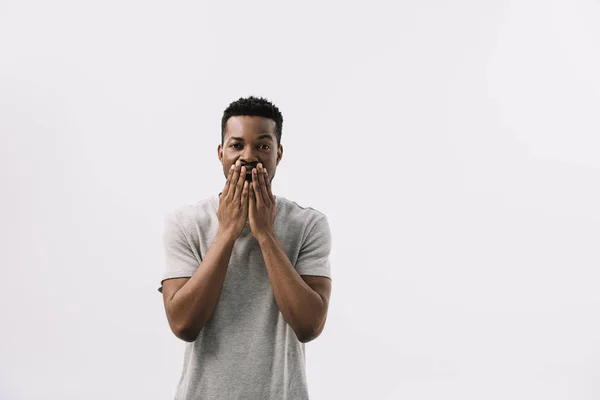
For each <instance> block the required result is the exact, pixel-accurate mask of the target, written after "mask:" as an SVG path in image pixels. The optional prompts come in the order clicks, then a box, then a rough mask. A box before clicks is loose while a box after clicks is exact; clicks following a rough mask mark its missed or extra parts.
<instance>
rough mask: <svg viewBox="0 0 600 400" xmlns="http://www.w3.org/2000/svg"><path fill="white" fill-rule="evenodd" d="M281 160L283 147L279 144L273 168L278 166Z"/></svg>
mask: <svg viewBox="0 0 600 400" xmlns="http://www.w3.org/2000/svg"><path fill="white" fill-rule="evenodd" d="M282 158H283V145H282V144H280V145H279V149H277V162H276V163H275V166H278V165H279V162H280V161H281V159H282Z"/></svg>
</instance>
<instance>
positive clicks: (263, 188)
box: [258, 166, 269, 203]
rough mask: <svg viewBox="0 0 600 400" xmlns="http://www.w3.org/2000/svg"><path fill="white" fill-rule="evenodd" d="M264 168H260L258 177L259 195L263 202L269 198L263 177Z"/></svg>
mask: <svg viewBox="0 0 600 400" xmlns="http://www.w3.org/2000/svg"><path fill="white" fill-rule="evenodd" d="M265 171H266V170H265V169H264V168H262V166H261V169H260V173H259V174H260V177H259V178H258V180H259V182H260V195H261V197H262V200H263V202H265V203H266V202H267V201H268V200H269V192H268V191H267V183H266V180H267V179H266V178H265Z"/></svg>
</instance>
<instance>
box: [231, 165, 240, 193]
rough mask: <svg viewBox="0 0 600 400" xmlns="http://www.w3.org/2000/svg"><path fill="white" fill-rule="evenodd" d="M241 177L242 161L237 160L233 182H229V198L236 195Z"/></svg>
mask: <svg viewBox="0 0 600 400" xmlns="http://www.w3.org/2000/svg"><path fill="white" fill-rule="evenodd" d="M239 178H240V162H239V161H236V163H235V164H234V168H233V176H232V177H231V182H230V183H229V198H233V197H235V192H236V185H237V182H238V180H239Z"/></svg>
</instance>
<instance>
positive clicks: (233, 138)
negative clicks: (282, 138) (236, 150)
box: [228, 133, 273, 142]
mask: <svg viewBox="0 0 600 400" xmlns="http://www.w3.org/2000/svg"><path fill="white" fill-rule="evenodd" d="M260 139H270V140H271V141H273V137H271V135H269V134H266V133H265V134H262V135H260V136H259V137H258V140H260ZM232 140H237V141H240V142H243V141H244V139H243V138H241V137H237V136H232V137H230V138H229V140H228V141H232Z"/></svg>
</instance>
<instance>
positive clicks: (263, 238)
mask: <svg viewBox="0 0 600 400" xmlns="http://www.w3.org/2000/svg"><path fill="white" fill-rule="evenodd" d="M255 237H256V241H257V242H258V244H259V245H262V244H263V243H265V242H268V241H272V240H274V239H276V238H277V237H276V236H275V232H274V231H266V232H261V233H259V234H257V235H256V236H255Z"/></svg>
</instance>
